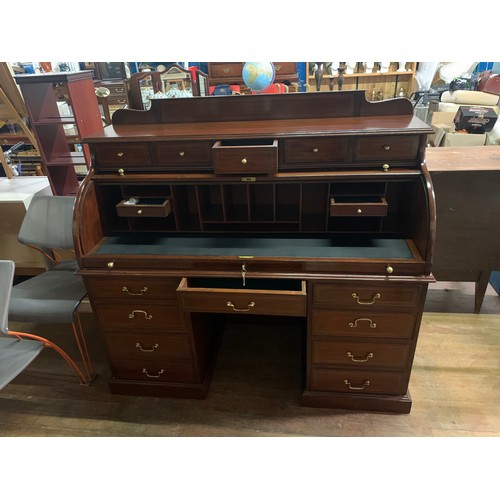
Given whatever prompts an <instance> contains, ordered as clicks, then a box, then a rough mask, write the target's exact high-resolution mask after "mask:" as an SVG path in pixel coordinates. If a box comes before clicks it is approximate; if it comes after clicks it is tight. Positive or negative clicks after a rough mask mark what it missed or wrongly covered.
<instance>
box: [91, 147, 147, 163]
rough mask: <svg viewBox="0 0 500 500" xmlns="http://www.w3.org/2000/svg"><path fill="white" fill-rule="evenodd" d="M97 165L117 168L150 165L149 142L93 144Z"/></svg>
mask: <svg viewBox="0 0 500 500" xmlns="http://www.w3.org/2000/svg"><path fill="white" fill-rule="evenodd" d="M93 151H94V155H95V160H96V163H97V166H103V167H106V166H109V167H116V168H119V167H121V166H124V165H150V164H151V155H150V154H149V144H148V143H144V142H140V143H137V144H113V145H111V144H95V145H94V146H93Z"/></svg>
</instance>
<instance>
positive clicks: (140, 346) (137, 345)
mask: <svg viewBox="0 0 500 500" xmlns="http://www.w3.org/2000/svg"><path fill="white" fill-rule="evenodd" d="M135 347H137V349H139V350H140V351H142V352H154V350H155V349H158V347H160V345H159V344H153V345H152V346H151V347H150V348H149V347H148V348H144V347H143V346H142V344H141V343H140V342H137V343H136V344H135Z"/></svg>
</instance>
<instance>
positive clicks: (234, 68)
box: [208, 62, 243, 80]
mask: <svg viewBox="0 0 500 500" xmlns="http://www.w3.org/2000/svg"><path fill="white" fill-rule="evenodd" d="M242 70H243V63H240V62H235V63H210V64H209V65H208V71H209V75H210V78H224V77H235V78H237V79H238V80H241V72H242Z"/></svg>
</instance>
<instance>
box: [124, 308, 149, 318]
mask: <svg viewBox="0 0 500 500" xmlns="http://www.w3.org/2000/svg"><path fill="white" fill-rule="evenodd" d="M135 313H140V314H144V318H145V319H152V318H153V316H151V314H148V313H147V312H146V311H143V310H142V309H134V310H133V311H132V312H131V313H130V314H129V315H128V317H129V319H134V318H135Z"/></svg>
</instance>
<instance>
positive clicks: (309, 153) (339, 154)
mask: <svg viewBox="0 0 500 500" xmlns="http://www.w3.org/2000/svg"><path fill="white" fill-rule="evenodd" d="M283 143H284V146H283V154H284V161H285V163H287V164H293V163H315V164H318V163H321V164H325V163H326V164H328V163H337V162H345V161H347V158H348V146H349V141H348V139H347V137H316V138H303V139H285V140H284V141H283Z"/></svg>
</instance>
